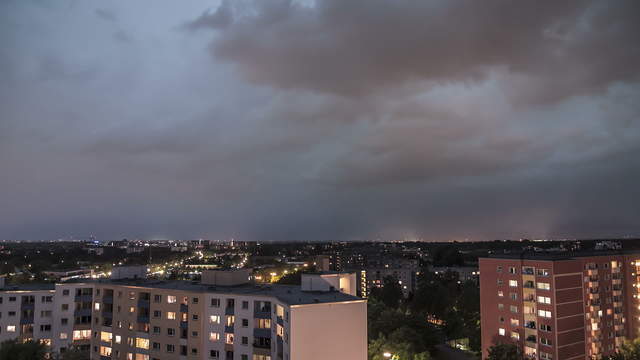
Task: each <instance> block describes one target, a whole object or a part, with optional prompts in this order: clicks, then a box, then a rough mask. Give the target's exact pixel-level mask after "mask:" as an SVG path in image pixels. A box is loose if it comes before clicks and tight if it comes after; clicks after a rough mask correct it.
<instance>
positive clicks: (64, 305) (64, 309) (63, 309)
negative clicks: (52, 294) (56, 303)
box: [61, 304, 69, 311]
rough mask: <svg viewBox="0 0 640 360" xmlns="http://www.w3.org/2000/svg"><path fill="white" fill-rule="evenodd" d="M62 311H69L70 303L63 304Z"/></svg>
mask: <svg viewBox="0 0 640 360" xmlns="http://www.w3.org/2000/svg"><path fill="white" fill-rule="evenodd" d="M61 308H62V311H67V310H69V304H62V307H61Z"/></svg>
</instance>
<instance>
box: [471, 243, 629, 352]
mask: <svg viewBox="0 0 640 360" xmlns="http://www.w3.org/2000/svg"><path fill="white" fill-rule="evenodd" d="M479 264H480V266H479V267H480V306H481V328H482V348H483V358H484V357H486V356H487V350H488V348H489V347H490V346H492V345H494V344H497V343H514V344H516V345H517V346H518V347H520V348H521V349H522V351H523V353H524V354H525V356H526V358H528V359H544V360H548V359H559V360H571V359H599V358H602V357H603V356H606V355H611V354H613V353H615V351H616V349H617V348H618V347H619V346H620V345H621V344H622V343H623V341H624V340H625V339H634V338H636V337H637V336H638V335H639V333H640V321H639V319H640V318H639V316H640V311H639V310H638V309H639V308H640V286H637V285H638V283H639V282H640V281H639V275H640V253H636V254H632V253H623V252H621V251H616V252H592V253H576V254H571V253H565V254H544V253H523V254H520V255H514V256H511V255H504V256H495V257H489V258H481V259H480V261H479Z"/></svg>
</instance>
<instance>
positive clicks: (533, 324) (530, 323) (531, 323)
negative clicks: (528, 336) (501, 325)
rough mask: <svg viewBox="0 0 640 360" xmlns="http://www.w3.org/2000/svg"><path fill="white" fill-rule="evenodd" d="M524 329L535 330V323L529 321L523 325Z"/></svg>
mask: <svg viewBox="0 0 640 360" xmlns="http://www.w3.org/2000/svg"><path fill="white" fill-rule="evenodd" d="M524 327H525V328H527V329H533V330H535V329H536V322H535V321H529V322H527V323H525V324H524Z"/></svg>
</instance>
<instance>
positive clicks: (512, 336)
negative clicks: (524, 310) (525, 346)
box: [511, 331, 520, 340]
mask: <svg viewBox="0 0 640 360" xmlns="http://www.w3.org/2000/svg"><path fill="white" fill-rule="evenodd" d="M511 338H512V339H513V340H519V339H520V334H519V333H518V332H517V331H512V332H511Z"/></svg>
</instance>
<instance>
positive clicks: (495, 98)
mask: <svg viewBox="0 0 640 360" xmlns="http://www.w3.org/2000/svg"><path fill="white" fill-rule="evenodd" d="M209 6H211V4H210V3H209V2H205V1H202V2H190V3H189V5H180V6H178V5H176V4H172V3H171V2H168V1H167V2H162V3H161V4H160V5H159V6H153V7H149V6H148V4H144V3H130V2H121V3H118V2H116V3H113V4H109V7H102V6H101V7H99V8H96V7H95V6H94V5H92V4H89V3H77V2H73V1H69V2H65V1H61V2H56V3H55V4H50V3H41V2H35V1H34V2H26V1H7V2H4V3H3V4H2V5H0V10H1V11H0V45H2V48H3V49H5V50H4V51H3V52H0V80H2V82H3V84H5V86H3V87H0V167H1V168H2V169H3V170H2V172H1V174H0V188H1V189H3V190H2V191H0V204H2V205H0V239H3V238H6V239H11V238H19V239H50V238H57V237H68V236H77V237H83V236H88V234H96V235H97V236H98V237H99V238H102V239H110V238H118V237H136V236H138V237H151V238H153V237H155V238H168V237H171V238H175V237H177V238H199V237H204V238H226V237H236V238H244V239H255V240H320V239H325V240H328V239H334V240H345V239H346V240H349V239H377V238H381V239H398V238H421V239H428V240H451V239H492V238H502V237H512V238H517V237H530V236H556V237H597V236H624V235H638V234H640V223H639V222H638V216H639V215H640V205H639V204H638V203H637V201H633V199H637V198H638V195H640V194H637V192H638V190H637V189H636V188H637V186H636V184H637V183H638V181H639V180H640V173H639V170H638V169H640V160H639V159H640V156H639V155H640V148H639V146H638V144H640V123H639V121H640V119H639V118H638V117H639V115H640V106H639V105H638V104H640V91H639V87H638V86H639V84H638V81H639V76H640V65H639V64H640V42H638V41H637V35H635V34H637V33H640V15H639V14H640V11H638V10H640V9H639V8H638V5H637V2H634V1H617V2H607V3H603V2H598V1H576V2H570V3H562V2H549V3H546V2H545V3H531V4H523V3H518V4H514V3H512V2H506V1H485V2H475V1H428V2H412V1H392V2H389V1H377V0H374V1H364V0H362V1H360V0H354V1H339V0H326V1H318V2H311V3H309V2H304V3H303V2H292V1H269V2H265V1H241V2H238V1H227V2H222V3H221V4H220V5H219V6H217V7H214V8H209Z"/></svg>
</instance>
